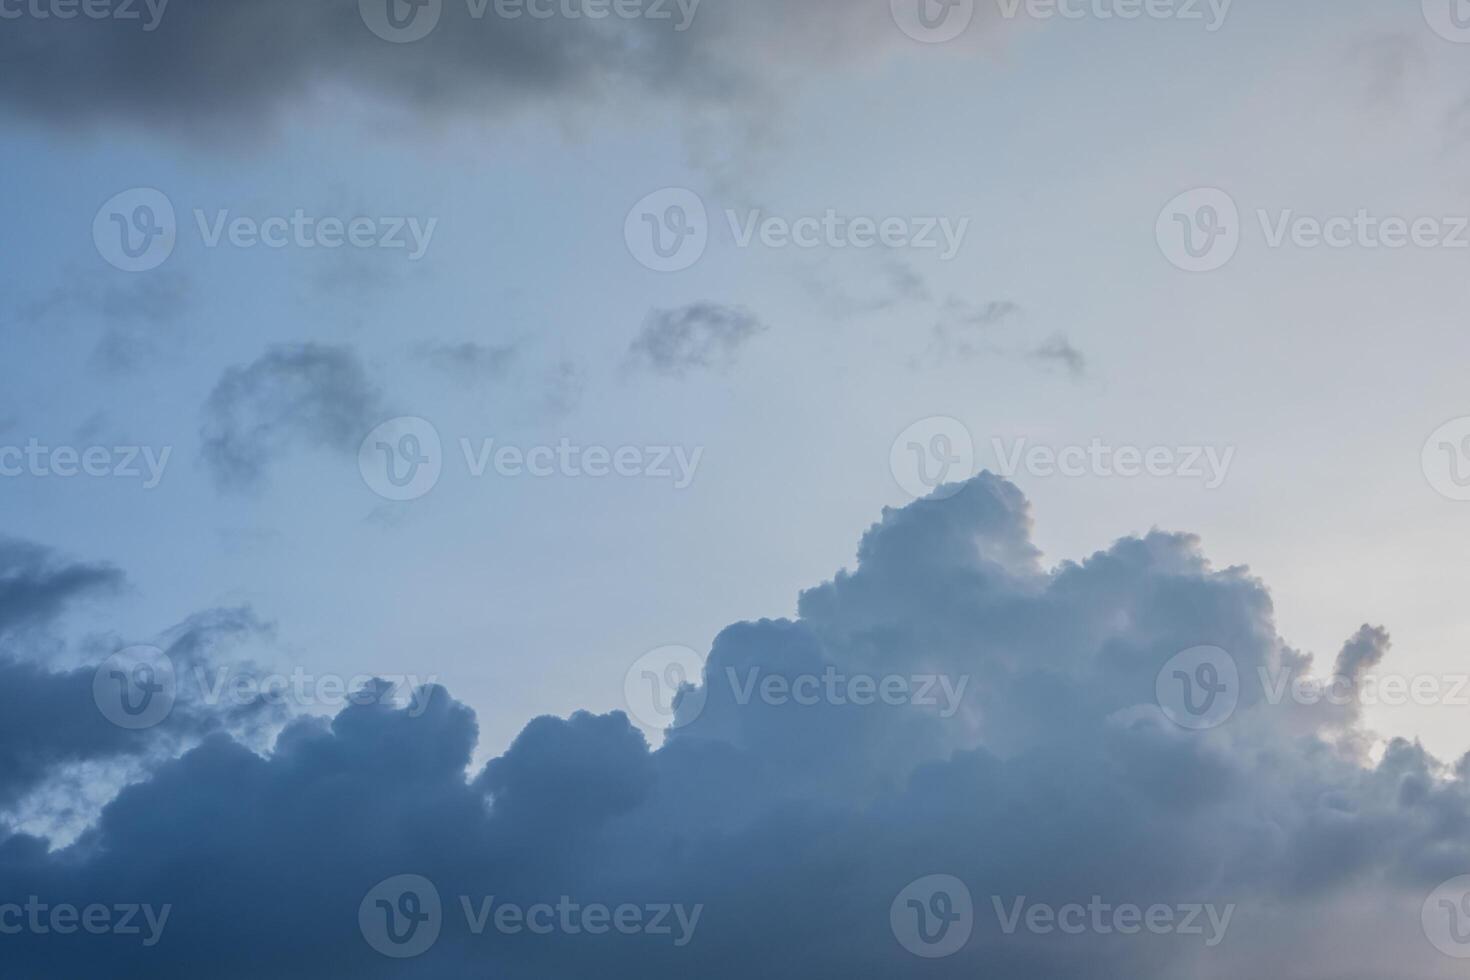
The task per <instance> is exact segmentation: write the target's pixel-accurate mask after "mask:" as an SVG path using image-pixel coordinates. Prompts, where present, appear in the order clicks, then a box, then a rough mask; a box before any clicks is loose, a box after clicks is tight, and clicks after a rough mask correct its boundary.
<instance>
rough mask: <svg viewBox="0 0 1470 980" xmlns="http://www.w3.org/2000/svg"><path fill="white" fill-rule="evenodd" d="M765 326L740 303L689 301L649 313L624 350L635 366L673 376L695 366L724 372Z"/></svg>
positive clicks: (685, 373) (693, 368) (680, 375)
mask: <svg viewBox="0 0 1470 980" xmlns="http://www.w3.org/2000/svg"><path fill="white" fill-rule="evenodd" d="M766 329H767V327H766V326H765V324H763V323H761V322H760V321H759V320H758V319H756V317H755V314H753V313H751V312H750V311H749V310H747V309H745V308H744V307H735V306H722V305H720V304H718V303H693V304H691V305H689V306H683V307H680V308H679V309H676V310H655V311H654V312H653V313H651V314H649V317H648V320H647V321H646V322H645V323H644V325H643V330H642V331H641V332H640V333H639V334H638V336H637V338H635V339H634V341H633V343H632V345H631V346H630V347H629V348H628V354H629V357H630V358H631V360H632V361H633V362H634V363H635V364H639V365H641V366H643V367H646V368H648V369H649V370H651V371H654V372H655V373H658V374H663V375H667V376H669V377H675V378H680V377H684V376H685V375H687V374H688V373H690V372H691V371H695V370H706V369H713V370H725V369H728V368H729V367H730V366H731V365H733V364H734V363H735V359H736V357H737V356H738V355H739V353H740V350H741V348H743V347H744V346H745V345H746V344H747V343H748V342H749V341H750V340H751V338H753V337H755V336H756V335H758V334H760V333H763V332H764V331H765V330H766Z"/></svg>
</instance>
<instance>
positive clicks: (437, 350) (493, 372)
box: [414, 340, 521, 384]
mask: <svg viewBox="0 0 1470 980" xmlns="http://www.w3.org/2000/svg"><path fill="white" fill-rule="evenodd" d="M414 354H415V356H417V357H418V358H420V359H421V360H423V361H425V362H427V363H428V364H429V365H431V366H432V367H434V368H436V369H438V370H440V371H443V372H444V373H445V374H448V375H450V376H452V377H454V378H456V379H458V380H460V381H463V382H465V383H468V384H482V383H484V382H486V381H497V380H499V379H501V378H504V377H505V376H506V374H507V373H508V372H509V371H510V368H511V366H512V365H513V364H514V363H515V361H516V358H518V357H519V356H520V354H521V348H520V346H519V345H518V344H504V345H498V346H497V345H492V344H480V343H476V342H474V341H472V340H466V341H463V342H462V343H457V344H444V343H438V344H421V345H419V346H418V347H417V348H415V351H414Z"/></svg>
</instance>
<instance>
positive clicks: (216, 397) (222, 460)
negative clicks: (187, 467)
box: [200, 344, 381, 490]
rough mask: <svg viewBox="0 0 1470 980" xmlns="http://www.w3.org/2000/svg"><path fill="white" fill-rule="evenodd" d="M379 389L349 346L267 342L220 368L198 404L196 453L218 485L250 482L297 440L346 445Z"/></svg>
mask: <svg viewBox="0 0 1470 980" xmlns="http://www.w3.org/2000/svg"><path fill="white" fill-rule="evenodd" d="M380 402H381V395H380V392H379V391H378V389H377V388H376V387H375V386H374V385H373V384H372V382H371V381H370V380H369V379H368V376H367V371H366V369H365V368H364V367H363V364H362V361H361V360H360V359H359V357H358V355H357V353H356V352H355V351H354V350H352V349H351V348H349V347H328V346H322V345H318V344H301V345H283V346H277V347H272V348H271V349H270V350H268V351H267V352H266V353H265V354H263V355H261V357H260V358H258V359H257V360H256V361H254V362H253V363H251V364H248V365H245V366H244V367H233V368H230V369H229V370H227V371H225V373H224V374H223V376H221V378H220V380H219V383H218V384H216V385H215V387H214V391H213V392H211V393H210V396H209V400H208V401H207V402H206V403H205V406H204V424H203V427H202V429H201V431H200V435H201V438H202V439H203V443H204V445H203V454H204V461H205V463H206V465H207V466H208V467H209V469H210V472H211V473H212V475H213V476H214V480H215V482H216V484H218V486H219V487H220V488H221V489H229V490H241V489H247V490H248V489H252V488H254V487H257V486H258V485H259V484H260V483H261V481H262V479H263V477H264V475H265V473H266V471H267V470H268V469H269V468H270V466H271V464H272V463H273V462H274V461H275V460H277V459H278V458H280V457H281V456H282V455H284V454H285V453H286V452H288V451H289V450H291V449H293V448H297V447H302V446H304V447H307V448H313V449H326V450H329V451H331V452H338V453H350V452H354V451H356V449H357V446H358V441H359V440H360V439H361V438H362V433H364V432H366V431H367V430H368V429H370V428H371V427H372V424H373V422H374V421H375V420H376V419H377V418H378V416H379V415H380V410H379V407H380Z"/></svg>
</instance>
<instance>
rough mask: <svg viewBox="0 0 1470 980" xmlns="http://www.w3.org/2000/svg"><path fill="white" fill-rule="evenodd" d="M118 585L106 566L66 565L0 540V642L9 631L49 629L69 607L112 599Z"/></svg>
mask: <svg viewBox="0 0 1470 980" xmlns="http://www.w3.org/2000/svg"><path fill="white" fill-rule="evenodd" d="M123 583H124V577H123V573H122V571H121V570H120V569H117V568H115V567H113V566H112V565H108V564H105V563H99V562H74V561H68V560H66V559H63V558H61V557H60V556H58V555H57V554H56V553H55V552H53V551H51V550H50V549H49V548H45V547H42V546H41V545H38V544H34V543H32V542H29V541H22V540H19V539H17V538H9V537H5V536H4V535H0V641H3V640H4V639H5V637H6V634H7V633H10V632H12V631H14V630H17V629H25V628H30V627H39V626H45V625H47V624H49V623H50V622H51V621H52V620H54V619H55V618H56V617H57V616H59V615H60V614H61V613H62V612H63V611H65V609H66V608H67V607H68V606H69V605H71V604H73V603H76V602H79V601H82V600H85V599H91V598H97V597H101V596H105V595H109V594H112V593H115V592H116V591H117V590H118V589H120V588H121V587H122V586H123ZM3 652H4V651H3V649H0V653H3Z"/></svg>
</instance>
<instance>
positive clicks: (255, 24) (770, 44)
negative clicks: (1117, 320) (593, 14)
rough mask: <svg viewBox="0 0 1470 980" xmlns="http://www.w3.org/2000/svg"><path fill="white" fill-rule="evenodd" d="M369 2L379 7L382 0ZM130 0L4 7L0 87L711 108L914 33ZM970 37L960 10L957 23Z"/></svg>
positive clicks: (710, 9) (339, 1) (782, 11)
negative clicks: (404, 26) (89, 11)
mask: <svg viewBox="0 0 1470 980" xmlns="http://www.w3.org/2000/svg"><path fill="white" fill-rule="evenodd" d="M373 2H375V3H377V4H378V7H379V8H380V9H379V14H381V10H382V8H385V7H386V5H387V0H373ZM132 6H133V8H134V9H135V10H137V11H138V12H139V13H140V14H141V15H142V17H141V19H140V20H136V21H118V20H101V21H96V20H90V19H87V18H82V17H78V18H74V19H69V20H58V19H56V18H48V19H37V18H33V17H20V18H18V19H13V20H7V21H6V22H5V30H4V31H3V32H0V99H3V100H5V102H7V103H8V104H9V105H11V106H12V107H13V108H15V109H17V110H19V111H21V112H23V113H25V114H27V115H30V116H33V117H35V118H36V119H38V120H43V121H45V122H48V123H53V124H68V123H70V124H76V123H88V124H109V123H118V122H125V123H134V124H142V125H147V126H151V127H158V128H173V129H182V130H184V131H186V132H189V133H191V134H194V135H200V136H203V135H210V136H219V135H223V136H226V137H228V136H231V135H234V136H236V137H237V138H238V137H239V136H240V135H241V134H242V133H241V130H242V127H244V129H245V131H247V132H248V131H249V130H250V129H254V128H256V127H259V126H261V125H268V124H269V123H270V122H271V121H272V120H274V119H275V118H276V117H278V116H281V115H283V114H285V113H286V112H288V111H291V110H299V109H302V108H305V107H309V106H310V105H311V103H312V102H313V100H314V99H315V98H317V97H318V96H324V97H329V96H331V95H332V94H333V93H334V92H336V91H339V90H350V91H352V92H354V93H356V94H357V95H359V96H362V97H366V98H368V99H370V100H372V99H375V100H378V101H380V102H383V103H387V104H390V105H394V106H399V107H403V108H406V109H409V110H412V111H413V112H414V113H416V114H417V113H428V114H437V113H447V112H469V113H473V114H475V115H476V116H483V115H484V113H486V112H487V111H495V110H497V109H504V108H507V107H515V106H521V105H526V104H528V103H533V102H537V101H540V102H547V101H551V100H565V101H568V102H572V103H583V104H587V105H597V106H605V105H607V104H610V103H611V104H618V103H620V102H621V103H624V104H626V105H628V106H630V107H641V106H643V105H646V102H647V101H648V100H649V99H657V100H688V101H695V102H699V103H703V104H706V105H719V104H726V103H729V102H731V101H739V100H742V99H746V98H749V99H762V100H763V99H764V97H765V96H767V95H769V94H770V93H773V92H778V91H779V90H780V82H781V79H782V78H783V77H784V76H789V75H791V74H793V73H796V72H800V71H803V70H805V69H806V68H808V67H810V66H811V65H812V64H813V63H830V62H833V61H837V60H842V61H856V60H859V59H863V60H866V59H868V58H871V57H872V56H873V55H874V54H878V53H882V52H885V51H891V50H898V49H903V48H912V47H913V46H914V42H912V41H911V40H909V39H908V38H907V37H905V36H904V35H903V34H902V32H900V31H899V30H898V29H897V27H896V26H895V24H894V22H893V20H892V17H891V15H890V13H889V11H888V9H887V5H886V4H879V3H872V4H853V3H851V2H848V0H809V2H806V3H802V4H795V5H793V4H789V3H785V2H784V0H703V2H702V3H698V4H697V5H694V10H693V13H694V16H693V18H692V19H688V18H686V17H685V16H683V15H682V14H681V12H680V8H681V5H680V3H679V0H658V2H657V6H656V8H655V5H654V0H643V2H642V3H641V4H640V5H639V8H640V9H642V8H654V9H658V10H663V11H667V12H668V13H669V14H670V16H669V17H667V18H650V17H638V18H633V19H627V18H621V17H610V18H604V19H590V18H587V17H581V18H575V19H572V18H567V17H564V16H554V17H551V18H549V19H547V18H533V17H530V16H525V15H523V16H520V17H517V18H515V19H509V18H506V17H502V16H498V15H497V14H496V10H497V6H496V4H495V2H494V0H490V4H489V6H488V7H484V6H483V5H481V4H479V3H475V4H469V3H466V0H445V2H444V3H443V4H442V15H441V16H440V18H439V21H438V24H437V27H436V28H435V29H434V30H433V31H432V32H431V33H430V34H428V36H426V37H424V38H423V39H422V40H419V41H416V42H413V43H408V44H397V43H389V42H388V41H386V40H383V39H382V38H380V37H378V36H376V35H375V34H374V33H373V32H372V31H370V30H369V29H368V27H367V26H366V24H365V20H364V17H363V16H362V14H361V13H360V10H359V5H358V3H357V2H355V0H313V2H309V3H302V2H295V0H253V2H251V3H249V4H244V5H241V4H238V3H233V2H229V0H193V2H185V0H174V2H172V3H168V4H166V6H165V8H164V10H163V14H162V17H161V18H156V21H157V22H156V25H155V26H154V27H153V29H152V30H145V29H143V28H144V26H146V25H148V24H149V23H151V22H153V21H154V20H155V18H154V17H152V16H151V15H150V14H149V9H150V5H149V4H148V3H145V2H144V0H140V2H139V3H137V4H135V5H132ZM157 6H158V3H157V2H156V0H155V2H153V3H152V4H151V7H153V8H156V7H157ZM556 6H557V7H560V6H562V4H561V3H558V4H557V5H556ZM574 6H578V5H574ZM620 6H625V5H620ZM683 6H684V8H685V9H688V7H689V6H690V4H689V3H688V2H687V0H686V2H685V3H684V4H683ZM477 8H483V9H484V10H485V15H484V16H483V17H480V18H476V17H475V16H473V15H472V11H474V10H475V9H477ZM413 9H414V8H413V7H411V6H408V5H402V4H400V6H399V7H398V10H400V11H412V10H413ZM538 9H540V5H538ZM681 24H683V25H684V27H685V28H686V29H684V30H679V29H677V28H678V27H679V26H680V25H681ZM985 33H986V32H985V31H983V30H982V29H981V27H980V25H978V24H977V26H976V27H975V28H974V30H973V31H972V32H971V36H972V37H973V38H975V39H976V43H979V38H981V37H982V36H984V34H985Z"/></svg>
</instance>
